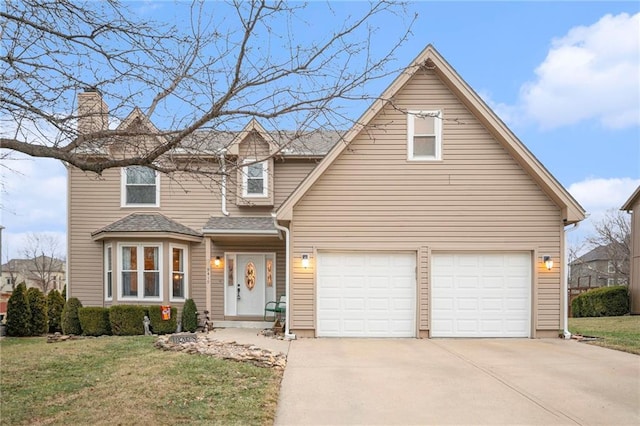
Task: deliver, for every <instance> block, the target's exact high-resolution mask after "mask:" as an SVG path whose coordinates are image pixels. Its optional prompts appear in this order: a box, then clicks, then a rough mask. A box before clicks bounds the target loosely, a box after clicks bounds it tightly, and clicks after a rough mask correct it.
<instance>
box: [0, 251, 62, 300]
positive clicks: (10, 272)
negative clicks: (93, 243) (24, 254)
mask: <svg viewBox="0 0 640 426" xmlns="http://www.w3.org/2000/svg"><path fill="white" fill-rule="evenodd" d="M66 269H67V264H66V262H65V261H64V260H60V259H55V258H51V257H49V256H44V255H41V256H38V257H36V258H33V259H10V260H9V261H8V262H7V263H5V264H3V265H2V283H0V292H7V293H11V292H13V289H14V288H15V286H16V285H18V284H20V283H25V285H26V286H27V288H32V287H34V288H39V289H40V290H43V289H46V292H47V293H48V292H49V291H51V290H54V289H55V290H58V291H62V290H63V289H64V286H65V285H66V284H67V282H66Z"/></svg>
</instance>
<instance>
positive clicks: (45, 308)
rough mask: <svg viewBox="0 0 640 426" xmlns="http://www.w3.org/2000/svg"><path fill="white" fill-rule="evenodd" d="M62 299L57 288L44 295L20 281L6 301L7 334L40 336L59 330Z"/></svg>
mask: <svg viewBox="0 0 640 426" xmlns="http://www.w3.org/2000/svg"><path fill="white" fill-rule="evenodd" d="M63 306H64V300H62V297H61V296H60V292H58V291H57V290H51V291H50V292H49V295H48V296H45V295H44V293H42V291H40V289H38V288H30V289H27V287H26V285H25V284H24V283H20V284H19V285H18V286H17V287H16V288H15V289H14V291H13V293H12V294H11V297H10V298H9V302H8V303H7V334H8V335H9V336H40V335H42V334H44V333H46V332H48V331H59V328H60V319H61V316H62V307H63Z"/></svg>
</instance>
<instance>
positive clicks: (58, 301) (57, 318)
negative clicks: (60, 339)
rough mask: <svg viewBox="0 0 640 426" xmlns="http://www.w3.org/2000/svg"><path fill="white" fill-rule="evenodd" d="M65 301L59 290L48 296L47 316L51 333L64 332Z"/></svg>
mask: <svg viewBox="0 0 640 426" xmlns="http://www.w3.org/2000/svg"><path fill="white" fill-rule="evenodd" d="M63 309H64V299H63V298H62V295H61V294H60V292H59V291H58V290H51V291H50V292H49V294H48V295H47V314H48V316H49V333H56V332H61V331H62V310H63Z"/></svg>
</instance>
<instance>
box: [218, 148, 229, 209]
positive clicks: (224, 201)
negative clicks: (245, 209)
mask: <svg viewBox="0 0 640 426" xmlns="http://www.w3.org/2000/svg"><path fill="white" fill-rule="evenodd" d="M226 152H227V150H226V149H223V150H222V151H220V172H221V174H222V200H221V203H220V208H221V210H222V214H223V215H225V216H229V212H228V211H227V164H226V162H225V158H224V155H225V153H226Z"/></svg>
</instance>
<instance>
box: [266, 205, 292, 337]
mask: <svg viewBox="0 0 640 426" xmlns="http://www.w3.org/2000/svg"><path fill="white" fill-rule="evenodd" d="M271 216H272V217H273V225H274V226H275V227H276V229H278V230H280V231H282V232H284V239H285V247H286V248H285V259H286V262H285V263H286V266H285V269H284V291H285V294H284V296H285V303H286V306H287V310H286V311H285V318H284V337H285V338H286V339H289V340H295V338H296V335H295V334H291V333H289V319H290V318H291V309H289V307H290V306H291V305H290V304H289V294H290V292H289V288H290V285H289V282H290V279H289V250H290V248H289V228H287V227H285V226H281V225H280V224H278V219H276V214H275V213H271Z"/></svg>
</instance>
